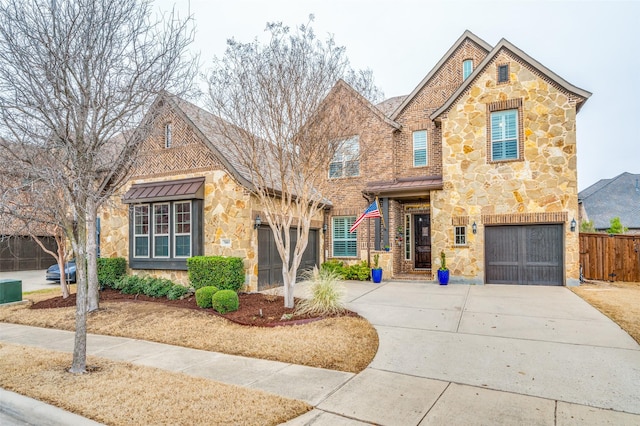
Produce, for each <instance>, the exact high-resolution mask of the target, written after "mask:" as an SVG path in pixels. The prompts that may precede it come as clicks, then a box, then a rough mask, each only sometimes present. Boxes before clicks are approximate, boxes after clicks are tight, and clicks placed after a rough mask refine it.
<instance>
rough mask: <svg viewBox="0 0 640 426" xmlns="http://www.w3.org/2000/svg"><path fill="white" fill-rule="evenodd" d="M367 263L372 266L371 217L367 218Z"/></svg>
mask: <svg viewBox="0 0 640 426" xmlns="http://www.w3.org/2000/svg"><path fill="white" fill-rule="evenodd" d="M367 265H369V267H371V218H370V217H368V218H367Z"/></svg>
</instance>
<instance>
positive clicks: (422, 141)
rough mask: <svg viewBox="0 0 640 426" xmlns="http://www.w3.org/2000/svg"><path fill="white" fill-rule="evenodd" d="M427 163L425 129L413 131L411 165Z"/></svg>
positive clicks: (424, 164)
mask: <svg viewBox="0 0 640 426" xmlns="http://www.w3.org/2000/svg"><path fill="white" fill-rule="evenodd" d="M426 165H427V131H426V130H420V131H417V132H413V167H423V166H426Z"/></svg>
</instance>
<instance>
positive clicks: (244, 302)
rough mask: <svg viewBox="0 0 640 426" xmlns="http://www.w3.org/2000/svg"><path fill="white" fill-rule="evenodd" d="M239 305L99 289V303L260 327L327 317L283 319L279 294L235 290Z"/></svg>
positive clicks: (56, 300) (55, 302) (42, 305)
mask: <svg viewBox="0 0 640 426" xmlns="http://www.w3.org/2000/svg"><path fill="white" fill-rule="evenodd" d="M238 298H239V299H240V307H239V309H238V310H237V311H235V312H229V313H227V314H224V315H222V314H219V313H218V312H216V311H214V310H213V309H202V308H200V307H198V305H197V304H196V298H195V296H193V295H192V296H190V297H187V298H184V299H181V300H169V299H167V298H155V297H149V296H145V295H142V294H138V295H135V294H121V293H120V292H119V291H117V290H112V289H105V290H102V291H101V292H100V302H151V303H161V304H163V305H167V306H172V307H175V308H183V309H195V310H199V311H202V312H206V313H209V314H212V315H217V316H219V317H222V318H226V319H228V320H230V321H233V322H236V323H238V324H242V325H253V326H261V327H273V326H277V325H293V324H301V323H302V324H303V323H307V322H312V321H316V320H319V319H323V318H326V317H314V316H310V315H306V316H299V315H296V316H293V317H292V318H291V319H288V320H287V319H282V318H283V315H291V314H292V313H293V309H292V308H285V307H284V298H283V297H282V296H272V295H264V294H262V293H238ZM71 306H76V295H75V293H73V294H71V295H70V296H69V297H67V298H66V299H63V298H62V296H57V297H52V298H51V299H46V300H42V301H40V302H37V303H34V304H33V305H31V306H30V309H48V308H66V307H71ZM341 316H358V314H356V313H355V312H353V311H349V310H347V311H345V312H344V313H343V314H342V315H341Z"/></svg>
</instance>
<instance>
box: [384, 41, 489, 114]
mask: <svg viewBox="0 0 640 426" xmlns="http://www.w3.org/2000/svg"><path fill="white" fill-rule="evenodd" d="M467 38H468V39H469V40H471V41H473V42H474V43H476V44H477V45H478V46H480V47H482V48H483V49H485V50H486V51H487V52H489V51H491V45H490V44H489V43H487V42H486V41H484V40H482V39H481V38H480V37H478V36H477V35H475V34H473V33H472V32H471V31H469V30H466V31H465V32H464V33H462V35H461V36H460V37H459V38H458V40H457V41H456V42H455V43H454V44H453V45H452V46H451V48H449V50H447V52H446V53H445V54H444V55H443V56H442V58H440V60H439V61H438V63H437V64H436V65H435V66H434V67H433V68H432V69H431V71H429V73H428V74H427V75H426V76H425V77H424V78H423V79H422V81H421V82H420V83H419V84H418V85H417V86H416V88H415V89H413V91H412V92H411V93H410V94H409V96H407V97H406V99H405V100H404V101H403V102H402V103H401V104H400V106H398V108H396V110H395V111H394V112H393V113H392V114H391V116H390V118H391V120H394V121H395V120H396V119H397V118H398V116H399V115H400V113H401V112H402V111H403V110H404V109H405V108H406V106H407V105H408V104H409V103H410V102H411V101H412V100H413V98H414V97H415V96H416V95H417V94H418V93H419V92H420V91H421V90H422V89H423V88H424V86H426V84H427V83H428V82H429V80H431V78H432V77H433V75H434V74H435V73H436V72H437V71H438V70H439V69H440V67H442V65H443V64H444V63H445V62H446V61H447V60H448V59H449V57H450V56H451V55H452V54H453V52H455V50H456V49H457V48H458V47H460V45H461V44H462V43H463V42H464V41H465V40H466V39H467Z"/></svg>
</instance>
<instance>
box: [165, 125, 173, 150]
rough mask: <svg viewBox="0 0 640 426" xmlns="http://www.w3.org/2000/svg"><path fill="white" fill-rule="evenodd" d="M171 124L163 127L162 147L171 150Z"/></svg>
mask: <svg viewBox="0 0 640 426" xmlns="http://www.w3.org/2000/svg"><path fill="white" fill-rule="evenodd" d="M171 142H172V141H171V123H167V124H165V125H164V147H165V148H171Z"/></svg>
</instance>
